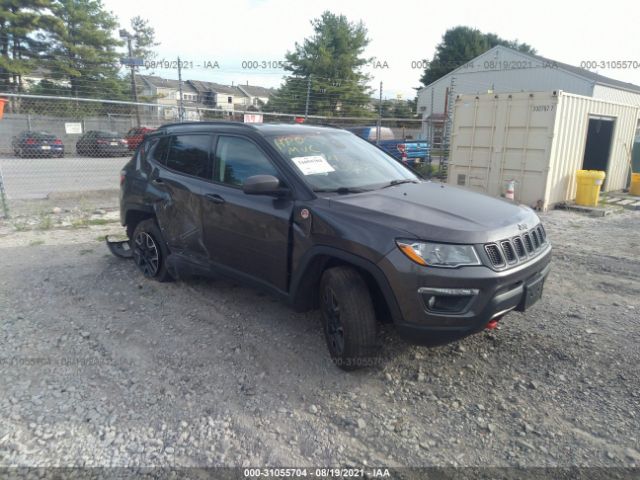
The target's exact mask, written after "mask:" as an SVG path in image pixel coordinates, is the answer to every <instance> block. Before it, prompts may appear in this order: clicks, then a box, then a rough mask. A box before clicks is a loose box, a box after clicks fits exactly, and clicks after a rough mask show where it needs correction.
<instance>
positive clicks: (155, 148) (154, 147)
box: [146, 137, 171, 165]
mask: <svg viewBox="0 0 640 480" xmlns="http://www.w3.org/2000/svg"><path fill="white" fill-rule="evenodd" d="M170 141H171V137H162V138H160V139H158V138H154V139H151V140H150V141H149V143H148V144H147V146H146V152H147V156H146V158H147V160H153V161H154V162H156V163H159V164H161V165H166V163H167V151H168V150H169V142H170Z"/></svg>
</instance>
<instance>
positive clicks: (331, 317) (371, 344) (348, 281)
mask: <svg viewBox="0 0 640 480" xmlns="http://www.w3.org/2000/svg"><path fill="white" fill-rule="evenodd" d="M320 310H321V312H322V323H323V328H324V336H325V340H326V341H327V347H328V348H329V353H330V355H331V359H332V360H333V362H334V363H335V364H336V366H338V367H339V368H341V369H343V370H347V371H350V370H356V369H358V368H362V367H366V366H372V365H374V364H375V362H376V361H377V359H378V354H379V351H380V348H379V345H378V341H377V340H378V324H377V322H376V314H375V309H374V307H373V301H372V300H371V294H370V293H369V289H368V287H367V284H366V282H365V281H364V279H363V278H362V276H361V275H360V274H359V273H358V272H357V271H356V270H354V269H353V268H351V267H334V268H330V269H329V270H327V271H325V272H324V274H323V275H322V278H321V279H320Z"/></svg>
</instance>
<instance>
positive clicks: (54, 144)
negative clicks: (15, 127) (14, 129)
mask: <svg viewBox="0 0 640 480" xmlns="http://www.w3.org/2000/svg"><path fill="white" fill-rule="evenodd" d="M11 147H12V148H13V153H14V154H15V156H16V157H64V144H63V143H62V140H60V139H59V138H58V137H56V136H55V135H54V134H52V133H49V132H43V131H39V132H34V131H30V130H26V131H24V132H22V133H20V134H19V135H16V136H15V137H13V139H12V140H11Z"/></svg>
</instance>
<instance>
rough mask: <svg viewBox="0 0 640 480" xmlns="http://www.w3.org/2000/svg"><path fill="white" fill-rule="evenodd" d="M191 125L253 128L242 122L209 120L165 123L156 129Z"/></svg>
mask: <svg viewBox="0 0 640 480" xmlns="http://www.w3.org/2000/svg"><path fill="white" fill-rule="evenodd" d="M191 125H233V126H235V127H238V126H239V127H245V128H254V127H253V126H252V125H251V124H248V123H243V122H232V121H229V120H220V121H215V120H210V121H206V122H175V123H165V124H164V125H160V127H158V129H161V128H167V127H179V126H191Z"/></svg>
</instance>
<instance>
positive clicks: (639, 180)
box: [629, 173, 640, 196]
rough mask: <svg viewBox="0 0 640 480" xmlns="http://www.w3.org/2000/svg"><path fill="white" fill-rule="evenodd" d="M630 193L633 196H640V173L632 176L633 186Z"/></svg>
mask: <svg viewBox="0 0 640 480" xmlns="http://www.w3.org/2000/svg"><path fill="white" fill-rule="evenodd" d="M629 193H630V194H631V195H639V196H640V173H632V174H631V186H630V187H629Z"/></svg>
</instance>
